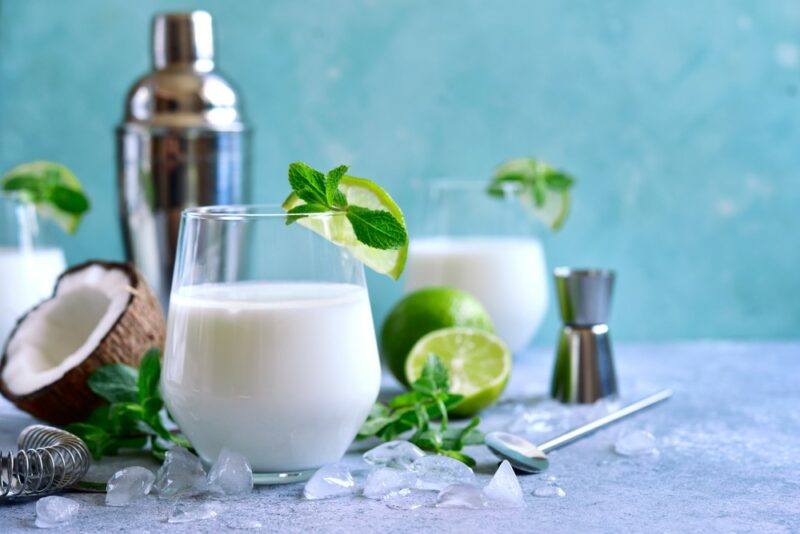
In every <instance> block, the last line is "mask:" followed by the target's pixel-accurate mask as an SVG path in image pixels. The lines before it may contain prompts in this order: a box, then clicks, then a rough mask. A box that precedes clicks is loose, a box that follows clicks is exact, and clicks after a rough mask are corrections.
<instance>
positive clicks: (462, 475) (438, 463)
mask: <svg viewBox="0 0 800 534" xmlns="http://www.w3.org/2000/svg"><path fill="white" fill-rule="evenodd" d="M411 470H412V471H413V472H414V473H416V475H417V489H423V490H436V491H439V490H443V489H444V488H446V487H447V486H450V485H452V484H470V483H472V482H473V481H474V480H475V473H473V472H472V469H470V468H469V467H468V466H466V465H465V464H463V463H461V462H459V461H458V460H455V459H453V458H450V457H448V456H439V455H431V456H423V457H422V458H417V459H416V460H414V463H413V464H411Z"/></svg>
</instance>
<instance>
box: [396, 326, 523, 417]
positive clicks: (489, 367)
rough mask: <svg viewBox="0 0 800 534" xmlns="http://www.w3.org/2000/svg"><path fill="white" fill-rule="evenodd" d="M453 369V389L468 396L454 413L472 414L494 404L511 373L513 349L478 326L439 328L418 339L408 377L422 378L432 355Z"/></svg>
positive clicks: (451, 372)
mask: <svg viewBox="0 0 800 534" xmlns="http://www.w3.org/2000/svg"><path fill="white" fill-rule="evenodd" d="M430 354H435V355H437V356H438V357H439V358H441V360H442V363H444V364H445V365H446V366H447V368H448V369H449V370H450V391H451V392H452V393H458V394H460V395H463V396H464V400H462V401H461V402H460V403H459V404H458V405H457V406H456V407H455V409H454V410H453V415H456V416H460V417H468V416H470V415H474V414H476V413H478V412H479V411H481V410H482V409H484V408H486V407H487V406H490V405H491V404H493V403H494V402H495V401H496V400H497V399H498V398H499V397H500V394H501V393H502V392H503V389H505V387H506V384H507V383H508V378H509V376H511V351H510V350H508V346H506V344H505V343H504V342H503V340H501V339H500V338H499V337H497V336H496V335H494V334H491V333H489V332H486V331H485V330H480V329H477V328H466V327H453V328H443V329H441V330H436V331H434V332H431V333H430V334H428V335H426V336H424V337H423V338H422V339H420V340H419V341H417V343H416V344H415V345H414V348H412V349H411V352H410V353H409V355H408V359H407V360H406V378H408V381H409V382H413V381H414V380H416V379H417V378H419V375H420V373H422V368H423V367H424V366H425V362H426V361H427V359H428V355H430Z"/></svg>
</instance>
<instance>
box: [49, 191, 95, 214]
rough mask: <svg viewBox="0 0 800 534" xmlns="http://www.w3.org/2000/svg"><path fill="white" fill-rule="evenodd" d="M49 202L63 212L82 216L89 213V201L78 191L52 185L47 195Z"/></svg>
mask: <svg viewBox="0 0 800 534" xmlns="http://www.w3.org/2000/svg"><path fill="white" fill-rule="evenodd" d="M47 197H48V198H49V200H50V202H51V203H53V205H55V206H56V207H57V208H58V209H60V210H61V211H63V212H66V213H71V214H73V215H82V214H84V213H86V212H87V211H89V199H88V198H86V195H84V194H83V193H81V192H80V191H76V190H74V189H70V188H68V187H65V186H63V185H58V184H57V185H54V186H52V188H51V189H50V191H49V193H48V194H47Z"/></svg>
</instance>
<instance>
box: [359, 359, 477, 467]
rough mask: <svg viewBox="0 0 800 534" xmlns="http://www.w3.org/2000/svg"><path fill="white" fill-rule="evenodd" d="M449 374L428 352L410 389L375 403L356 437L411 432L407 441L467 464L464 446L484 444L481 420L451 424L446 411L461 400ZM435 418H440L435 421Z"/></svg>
mask: <svg viewBox="0 0 800 534" xmlns="http://www.w3.org/2000/svg"><path fill="white" fill-rule="evenodd" d="M449 388H450V375H449V372H448V370H447V367H445V365H444V364H443V363H442V361H441V360H440V359H439V357H438V356H436V355H435V354H430V355H429V356H428V360H427V361H426V362H425V367H424V368H423V369H422V374H421V375H420V377H419V378H418V379H417V380H416V381H415V382H413V383H412V384H411V390H410V391H407V392H405V393H401V394H400V395H397V396H396V397H394V398H393V399H392V400H390V401H389V403H388V405H386V404H382V403H380V402H377V403H375V405H374V406H373V408H372V411H371V412H370V414H369V417H367V420H366V421H365V422H364V424H363V425H362V426H361V429H360V430H359V432H358V437H357V439H365V438H368V437H371V436H376V437H378V438H380V439H382V440H383V441H391V440H393V439H397V438H398V437H399V436H400V435H401V434H406V433H408V432H410V433H411V435H410V437H408V438H407V439H408V441H410V442H411V443H413V444H415V445H417V446H418V447H419V448H421V449H424V450H427V451H431V452H435V453H437V454H443V455H445V456H450V457H451V458H455V459H456V460H459V461H461V462H464V463H465V464H467V465H469V466H470V467H474V466H475V460H473V459H472V458H471V457H470V456H467V455H466V454H464V453H463V452H461V450H462V449H463V448H464V446H465V445H479V444H481V443H483V433H482V432H481V431H480V430H478V428H477V427H478V424H480V419H479V418H477V417H473V418H472V419H471V420H470V421H469V423H467V425H466V426H464V427H460V428H456V427H453V426H451V425H450V423H449V418H448V410H450V409H451V408H453V407H454V406H455V405H457V404H458V403H459V402H461V400H462V398H463V397H462V396H461V395H457V394H454V393H449ZM435 421H440V423H439V424H436V423H435Z"/></svg>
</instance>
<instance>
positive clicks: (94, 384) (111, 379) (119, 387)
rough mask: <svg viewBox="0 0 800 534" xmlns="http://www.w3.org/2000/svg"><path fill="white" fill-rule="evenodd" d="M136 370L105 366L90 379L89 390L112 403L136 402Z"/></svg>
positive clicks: (125, 366) (120, 366) (118, 366)
mask: <svg viewBox="0 0 800 534" xmlns="http://www.w3.org/2000/svg"><path fill="white" fill-rule="evenodd" d="M136 375H137V373H136V369H134V368H132V367H130V366H127V365H124V364H121V363H114V364H111V365H104V366H103V367H100V368H99V369H97V370H96V371H95V372H94V373H92V376H90V377H89V380H88V385H89V389H91V390H92V391H94V392H95V393H96V394H98V395H100V396H101V397H103V398H104V399H106V400H107V401H110V402H136V401H137V400H138V396H137V393H138V390H137V387H136Z"/></svg>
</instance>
